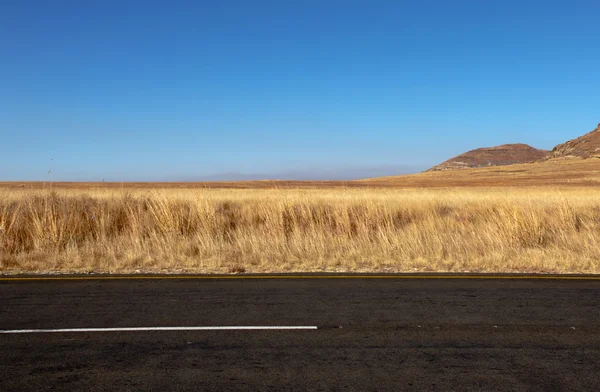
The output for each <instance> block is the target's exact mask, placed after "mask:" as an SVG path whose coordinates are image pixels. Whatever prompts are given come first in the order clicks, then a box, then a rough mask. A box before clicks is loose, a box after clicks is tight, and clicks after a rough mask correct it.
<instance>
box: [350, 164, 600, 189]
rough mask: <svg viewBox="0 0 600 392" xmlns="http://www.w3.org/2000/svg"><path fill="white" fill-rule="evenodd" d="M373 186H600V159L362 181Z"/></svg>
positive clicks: (428, 173)
mask: <svg viewBox="0 0 600 392" xmlns="http://www.w3.org/2000/svg"><path fill="white" fill-rule="evenodd" d="M360 182H362V183H363V184H368V185H369V186H391V187H401V188H421V187H427V188H440V187H442V188H446V187H490V186H491V187H503V186H518V187H521V186H536V187H539V186H542V187H573V186H574V187H587V186H593V187H598V186H600V159H553V160H548V161H543V162H534V163H525V164H518V165H510V166H491V167H481V168H473V169H467V170H443V171H434V172H432V171H429V172H425V173H420V174H411V175H403V176H392V177H381V178H373V179H367V180H363V181H360Z"/></svg>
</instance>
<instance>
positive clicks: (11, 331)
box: [0, 326, 319, 334]
mask: <svg viewBox="0 0 600 392" xmlns="http://www.w3.org/2000/svg"><path fill="white" fill-rule="evenodd" d="M308 329H312V330H314V329H319V328H318V327H316V326H223V327H217V326H215V327H131V328H61V329H6V330H0V334H25V333H61V332H140V331H262V330H308Z"/></svg>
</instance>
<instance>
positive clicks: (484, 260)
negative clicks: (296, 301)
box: [0, 188, 600, 273]
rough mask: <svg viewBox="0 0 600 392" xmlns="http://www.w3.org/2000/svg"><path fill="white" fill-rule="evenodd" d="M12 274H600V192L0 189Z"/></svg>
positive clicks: (3, 252) (1, 263)
mask: <svg viewBox="0 0 600 392" xmlns="http://www.w3.org/2000/svg"><path fill="white" fill-rule="evenodd" d="M0 271H1V272H2V273H38V272H107V273H124V272H169V273H175V272H198V273H216V272H224V273H228V272H247V273H248V272H292V271H356V272H358V271H380V272H384V271H385V272H401V271H409V272H414V271H453V272H459V271H471V272H539V273H551V272H552V273H599V272H600V190H597V189H595V188H568V189H567V188H565V189H562V190H560V189H550V188H543V189H541V188H473V189H469V188H457V189H436V190H432V189H430V190H427V189H393V188H390V189H385V188H360V189H351V188H348V189H341V188H322V189H227V190H225V189H160V190H152V189H129V190H127V189H124V190H119V189H95V190H93V189H83V190H77V189H56V190H28V189H8V188H5V189H1V190H0Z"/></svg>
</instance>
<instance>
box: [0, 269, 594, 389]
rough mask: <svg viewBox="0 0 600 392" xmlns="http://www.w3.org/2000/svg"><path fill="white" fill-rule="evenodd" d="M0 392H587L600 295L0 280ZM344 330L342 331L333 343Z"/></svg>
mask: <svg viewBox="0 0 600 392" xmlns="http://www.w3.org/2000/svg"><path fill="white" fill-rule="evenodd" d="M0 296H1V297H0V298H1V301H0V330H23V329H54V328H119V327H175V326H176V327H185V326H318V327H319V329H317V330H281V331H280V330H267V331H264V330H257V331H132V332H67V333H25V334H0V390H2V391H33V390H54V391H57V390H58V391H60V390H65V391H67V390H68V391H109V390H111V391H112V390H132V391H138V390H147V391H167V390H198V391H213V390H214V391H234V390H273V391H276V390H314V391H328V390H337V391H347V390H365V391H383V390H389V391H397V390H414V391H454V390H456V391H467V390H472V391H492V390H507V391H555V390H558V391H560V390H564V391H597V390H599V389H600V280H595V281H588V280H578V281H566V280H535V279H531V280H529V279H528V280H511V279H472V280H471V279H297V280H296V279H281V280H279V279H244V280H219V279H215V280H206V279H185V280H177V279H175V280H83V281H78V280H73V281H64V280H61V281H41V282H40V281H19V282H11V281H0ZM339 327H341V328H339Z"/></svg>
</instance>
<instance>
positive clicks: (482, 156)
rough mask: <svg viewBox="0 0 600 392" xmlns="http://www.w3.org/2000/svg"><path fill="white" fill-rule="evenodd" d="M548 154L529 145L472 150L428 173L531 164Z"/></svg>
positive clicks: (507, 145) (510, 145)
mask: <svg viewBox="0 0 600 392" xmlns="http://www.w3.org/2000/svg"><path fill="white" fill-rule="evenodd" d="M548 153H549V151H546V150H538V149H537V148H534V147H531V146H529V145H527V144H503V145H501V146H496V147H488V148H478V149H476V150H471V151H469V152H466V153H464V154H462V155H459V156H457V157H454V158H452V159H449V160H447V161H446V162H443V163H441V164H439V165H437V166H434V167H432V168H431V169H429V170H428V171H430V172H431V171H442V170H455V169H466V168H474V167H487V166H504V165H514V164H518V163H531V162H535V161H539V160H541V159H544V158H545V157H546V156H547V155H548Z"/></svg>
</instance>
